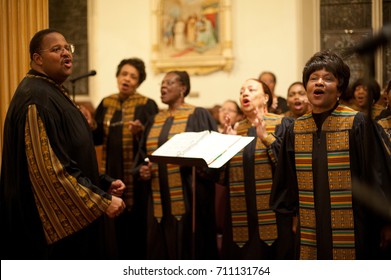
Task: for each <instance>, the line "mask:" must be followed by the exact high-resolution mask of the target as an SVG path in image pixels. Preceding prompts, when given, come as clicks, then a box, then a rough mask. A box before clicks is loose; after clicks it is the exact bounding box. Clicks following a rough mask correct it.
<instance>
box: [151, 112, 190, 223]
mask: <svg viewBox="0 0 391 280" xmlns="http://www.w3.org/2000/svg"><path fill="white" fill-rule="evenodd" d="M194 110H195V107H194V106H192V105H188V104H183V105H181V106H180V107H179V108H177V109H176V110H175V112H174V115H172V117H173V118H174V120H173V123H172V126H171V128H170V131H169V136H168V139H170V138H171V137H172V136H174V135H175V134H178V133H181V132H184V131H185V129H186V126H187V120H188V119H189V116H190V115H191V114H193V112H194ZM169 117H170V112H168V111H162V112H160V113H159V114H157V115H156V116H155V120H154V124H153V127H152V128H151V131H150V132H149V135H148V140H147V153H148V154H152V153H153V151H155V150H156V149H157V148H158V140H159V136H160V134H161V132H162V128H163V126H164V124H165V122H166V120H167V118H169ZM179 168H180V166H178V165H174V164H167V174H168V181H167V182H168V187H169V195H170V201H169V203H170V204H171V214H172V215H173V216H175V218H176V219H177V220H179V219H180V218H181V216H182V215H183V214H184V213H185V203H184V199H183V187H182V185H183V183H182V179H181V173H180V169H179ZM151 182H152V198H153V206H154V216H155V217H156V218H157V220H158V221H159V222H160V220H161V218H162V217H163V205H162V204H163V202H162V197H161V192H160V182H159V165H158V164H156V163H153V164H152V178H151Z"/></svg>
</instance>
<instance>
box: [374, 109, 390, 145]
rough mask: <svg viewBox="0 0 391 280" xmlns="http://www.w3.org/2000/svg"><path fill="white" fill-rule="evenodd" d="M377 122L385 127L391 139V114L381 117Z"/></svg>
mask: <svg viewBox="0 0 391 280" xmlns="http://www.w3.org/2000/svg"><path fill="white" fill-rule="evenodd" d="M377 122H378V124H380V126H381V127H382V128H383V129H384V131H385V132H386V134H387V136H388V139H390V141H391V115H390V116H388V117H385V118H383V119H380V120H378V121H377Z"/></svg>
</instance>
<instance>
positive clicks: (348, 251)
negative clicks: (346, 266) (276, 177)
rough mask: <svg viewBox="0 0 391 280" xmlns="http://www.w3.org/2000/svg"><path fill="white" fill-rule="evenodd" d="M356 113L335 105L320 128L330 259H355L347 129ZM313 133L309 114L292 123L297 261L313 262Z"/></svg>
mask: <svg viewBox="0 0 391 280" xmlns="http://www.w3.org/2000/svg"><path fill="white" fill-rule="evenodd" d="M356 113H357V112H356V111H354V110H352V109H350V108H349V107H346V106H343V105H339V106H338V107H337V108H336V109H335V110H334V111H333V112H332V114H331V115H330V116H329V117H328V118H327V119H326V120H325V122H324V123H323V125H322V131H324V132H325V133H326V141H327V142H326V143H327V169H328V178H329V188H330V201H331V205H330V207H331V213H330V214H331V230H332V242H333V259H355V249H354V247H355V241H354V240H355V239H354V220H353V209H352V181H351V173H350V153H349V130H350V129H351V128H352V126H353V121H354V117H355V115H356ZM316 131H317V127H316V124H315V122H314V119H313V118H312V114H308V115H304V116H303V117H301V118H299V119H297V120H296V122H295V123H294V132H295V158H296V172H297V181H298V189H299V206H300V213H299V215H300V229H301V230H300V244H301V246H300V259H317V244H316V212H315V201H314V188H313V184H314V181H313V170H312V149H313V141H314V139H313V137H314V135H316ZM315 137H316V136H315ZM320 168H322V167H320Z"/></svg>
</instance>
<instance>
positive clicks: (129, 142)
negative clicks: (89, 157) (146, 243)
mask: <svg viewBox="0 0 391 280" xmlns="http://www.w3.org/2000/svg"><path fill="white" fill-rule="evenodd" d="M147 101H148V98H147V97H145V96H142V95H140V94H138V93H135V94H134V95H132V96H130V97H129V98H128V99H126V100H125V101H123V102H122V106H121V102H120V101H119V95H118V94H113V95H111V96H109V97H107V98H106V99H105V100H104V101H103V102H104V103H103V106H104V107H105V108H107V110H106V113H105V116H104V119H103V129H104V134H105V136H104V140H103V146H102V164H101V172H102V173H106V159H107V136H108V135H109V129H110V124H111V120H112V118H113V115H114V113H115V112H116V111H121V110H122V120H121V125H122V158H123V168H124V170H123V174H124V175H123V176H124V178H121V179H122V180H123V182H124V183H125V185H126V189H125V191H124V193H123V195H122V198H123V200H124V202H125V204H126V207H127V208H128V209H131V208H132V206H133V176H132V175H131V169H132V165H133V159H134V155H133V135H132V133H131V131H130V129H129V125H128V124H129V122H130V121H133V120H134V112H135V108H136V106H138V105H144V104H146V103H147Z"/></svg>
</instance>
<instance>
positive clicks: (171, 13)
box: [152, 0, 233, 75]
mask: <svg viewBox="0 0 391 280" xmlns="http://www.w3.org/2000/svg"><path fill="white" fill-rule="evenodd" d="M152 13H153V15H152V19H153V20H152V29H153V30H152V66H153V69H154V71H155V73H162V72H167V71H170V70H186V71H188V72H189V74H193V75H203V74H208V73H211V72H214V71H220V70H223V71H227V72H228V71H230V70H231V69H232V63H233V56H232V40H231V20H230V16H231V1H230V0H153V5H152Z"/></svg>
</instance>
